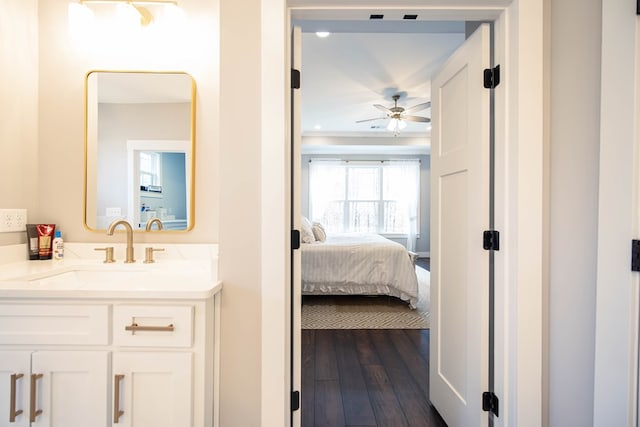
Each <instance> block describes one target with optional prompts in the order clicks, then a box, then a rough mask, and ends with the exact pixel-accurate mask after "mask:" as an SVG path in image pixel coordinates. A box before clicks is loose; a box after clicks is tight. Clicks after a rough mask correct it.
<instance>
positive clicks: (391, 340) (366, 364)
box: [301, 329, 446, 427]
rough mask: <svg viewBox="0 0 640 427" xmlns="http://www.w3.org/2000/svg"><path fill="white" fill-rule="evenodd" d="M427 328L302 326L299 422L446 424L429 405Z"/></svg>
mask: <svg viewBox="0 0 640 427" xmlns="http://www.w3.org/2000/svg"><path fill="white" fill-rule="evenodd" d="M428 390H429V331H428V330H412V329H393V330H383V329H370V330H355V329H341V330H326V329H315V330H313V329H306V330H303V331H302V391H301V394H302V402H301V409H302V426H303V427H315V426H327V427H342V426H345V427H346V426H354V427H355V426H389V427H402V426H425V427H427V426H445V427H446V424H445V422H444V421H443V420H442V418H441V417H440V415H439V414H438V413H437V412H436V410H435V409H434V408H433V407H432V406H431V405H430V404H429V400H428Z"/></svg>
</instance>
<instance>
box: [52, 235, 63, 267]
mask: <svg viewBox="0 0 640 427" xmlns="http://www.w3.org/2000/svg"><path fill="white" fill-rule="evenodd" d="M52 246H53V259H54V260H57V261H59V260H61V259H64V240H62V234H61V233H60V230H56V237H55V238H54V239H53V244H52Z"/></svg>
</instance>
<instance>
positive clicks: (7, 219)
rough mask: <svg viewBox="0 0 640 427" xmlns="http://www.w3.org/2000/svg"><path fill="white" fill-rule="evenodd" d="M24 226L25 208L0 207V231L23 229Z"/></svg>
mask: <svg viewBox="0 0 640 427" xmlns="http://www.w3.org/2000/svg"><path fill="white" fill-rule="evenodd" d="M26 226H27V210H26V209H0V233H12V232H16V231H25V229H26Z"/></svg>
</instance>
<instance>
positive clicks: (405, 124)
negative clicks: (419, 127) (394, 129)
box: [398, 120, 407, 130]
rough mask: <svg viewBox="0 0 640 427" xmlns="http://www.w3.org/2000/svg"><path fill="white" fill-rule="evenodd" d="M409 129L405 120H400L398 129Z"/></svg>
mask: <svg viewBox="0 0 640 427" xmlns="http://www.w3.org/2000/svg"><path fill="white" fill-rule="evenodd" d="M406 127H407V122H405V121H404V120H398V129H400V130H402V129H404V128H406Z"/></svg>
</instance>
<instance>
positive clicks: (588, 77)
mask: <svg viewBox="0 0 640 427" xmlns="http://www.w3.org/2000/svg"><path fill="white" fill-rule="evenodd" d="M550 3H551V14H550V17H551V22H550V24H551V27H550V28H551V34H550V36H551V69H550V71H551V75H550V84H551V88H550V89H551V95H550V102H551V106H550V108H551V109H550V117H551V122H550V125H551V127H550V131H551V133H550V137H551V145H550V179H551V181H550V182H551V186H550V188H551V194H550V196H551V197H550V237H549V239H550V240H549V242H550V253H549V258H550V267H549V274H550V276H549V307H548V310H549V324H550V331H549V343H548V345H549V380H548V381H549V403H548V405H549V425H550V426H589V425H593V414H592V412H591V411H590V409H589V408H593V406H594V400H593V380H594V375H593V369H594V357H595V291H596V265H597V247H596V242H597V240H596V236H597V225H598V156H599V141H600V134H599V129H600V120H599V117H600V104H599V101H600V41H601V32H600V28H601V16H602V13H601V7H602V5H601V0H589V1H585V0H553V1H551V2H550ZM610 425H616V424H615V423H612V424H610Z"/></svg>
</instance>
